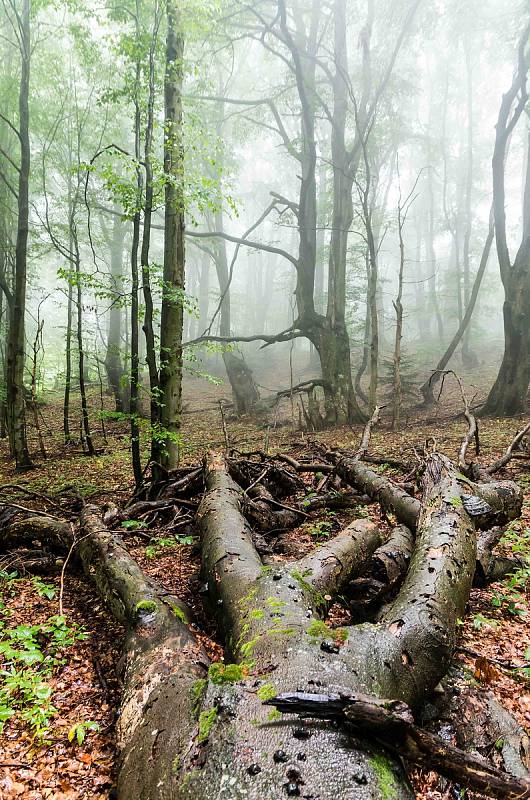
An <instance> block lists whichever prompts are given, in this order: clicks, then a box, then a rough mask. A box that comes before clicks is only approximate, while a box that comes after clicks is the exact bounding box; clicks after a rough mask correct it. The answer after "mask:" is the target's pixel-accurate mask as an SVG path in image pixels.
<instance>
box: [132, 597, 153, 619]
mask: <svg viewBox="0 0 530 800" xmlns="http://www.w3.org/2000/svg"><path fill="white" fill-rule="evenodd" d="M157 608H158V605H157V604H156V602H155V601H154V600H140V602H139V603H136V605H135V607H134V613H135V614H136V615H137V616H138V615H140V614H154V613H155V612H156V610H157Z"/></svg>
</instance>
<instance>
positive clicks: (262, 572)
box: [260, 565, 272, 578]
mask: <svg viewBox="0 0 530 800" xmlns="http://www.w3.org/2000/svg"><path fill="white" fill-rule="evenodd" d="M260 575H261V576H262V577H263V578H265V577H267V576H268V575H272V567H267V566H265V565H264V566H263V567H262V568H261V569H260Z"/></svg>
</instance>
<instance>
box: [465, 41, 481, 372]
mask: <svg viewBox="0 0 530 800" xmlns="http://www.w3.org/2000/svg"><path fill="white" fill-rule="evenodd" d="M464 47H465V51H466V52H465V57H466V79H467V84H466V89H467V92H466V95H467V103H466V108H467V142H466V162H467V163H466V186H465V208H464V214H465V226H464V245H463V252H462V258H463V266H464V275H463V277H464V305H465V308H467V307H468V305H469V299H470V293H471V269H470V242H471V227H472V221H473V220H472V213H471V197H472V194H473V77H472V66H471V54H470V52H469V44H465V45H464ZM470 333H471V325H467V326H466V329H465V331H464V335H463V337H462V363H463V365H464V366H465V367H467V368H470V367H476V366H477V365H478V359H477V356H476V355H475V353H473V352H472V351H471V350H470V346H469V336H470Z"/></svg>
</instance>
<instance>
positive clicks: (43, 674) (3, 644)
mask: <svg viewBox="0 0 530 800" xmlns="http://www.w3.org/2000/svg"><path fill="white" fill-rule="evenodd" d="M4 616H6V615H5V614H4ZM84 638H86V634H85V633H84V632H83V631H82V630H80V629H78V628H77V627H76V626H71V625H68V624H67V622H66V619H65V617H64V616H60V615H55V616H52V617H49V619H48V620H46V622H44V623H41V624H40V625H18V626H17V627H15V628H8V627H6V625H5V622H4V620H1V621H0V658H1V660H2V662H3V663H2V666H1V668H0V677H1V678H2V685H1V686H0V731H1V730H2V729H3V726H4V724H5V722H6V721H7V720H8V719H10V718H11V717H13V716H14V715H15V714H18V715H19V716H20V718H21V719H22V720H23V721H24V722H26V723H27V725H28V726H29V728H30V729H31V730H32V732H33V735H34V737H35V738H36V739H37V740H39V741H44V740H45V739H46V736H47V735H48V732H49V727H50V722H51V718H52V717H53V715H54V714H55V713H56V708H55V707H54V706H53V705H52V702H51V696H52V688H51V686H50V685H49V683H48V682H47V681H48V679H49V678H50V677H51V676H52V674H53V672H54V670H55V669H56V668H57V667H58V666H60V665H61V664H64V663H66V659H65V657H64V655H63V651H64V648H66V647H69V646H70V645H72V644H73V643H74V642H75V641H76V639H84Z"/></svg>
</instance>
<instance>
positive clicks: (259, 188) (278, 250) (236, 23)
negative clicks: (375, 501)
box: [0, 0, 530, 480]
mask: <svg viewBox="0 0 530 800" xmlns="http://www.w3.org/2000/svg"><path fill="white" fill-rule="evenodd" d="M524 12H525V6H524V3H517V2H513V3H502V4H499V3H497V2H491V3H474V2H455V3H450V2H447V3H437V4H429V5H428V7H427V5H424V4H423V3H421V2H413V3H409V2H403V3H401V2H395V3H390V4H389V3H377V2H368V3H360V4H358V3H353V2H351V3H344V2H338V3H336V4H330V5H329V6H327V5H325V6H321V5H320V4H316V3H313V4H307V5H306V4H304V3H301V4H294V5H293V6H292V8H291V7H290V8H287V7H284V6H283V5H280V6H279V7H278V8H276V6H274V7H273V6H271V5H270V4H267V3H263V4H258V5H255V6H252V7H247V6H238V5H236V6H225V5H223V4H220V5H215V4H213V3H212V4H211V5H210V4H207V3H198V4H196V5H193V4H191V5H184V6H183V7H182V8H180V7H179V9H178V10H177V9H175V14H176V20H175V42H176V50H175V53H173V54H172V56H171V57H173V58H175V59H176V60H175V61H174V62H172V63H173V66H172V67H170V70H169V72H168V70H167V69H166V66H165V65H166V64H167V63H168V61H167V58H168V56H167V54H166V26H167V23H166V14H165V9H164V7H163V6H162V5H161V4H159V3H156V2H155V3H154V4H153V3H142V2H140V0H138V2H135V3H128V4H127V3H126V4H121V3H120V4H116V5H115V6H114V5H113V4H110V5H108V7H106V8H104V9H101V8H100V7H99V6H97V5H91V4H90V3H81V2H79V3H75V2H72V3H63V4H60V3H44V4H43V3H40V2H39V3H22V4H20V3H16V2H14V1H13V2H7V0H6V2H4V3H3V13H2V45H1V57H2V77H1V81H2V83H1V96H2V116H1V117H0V136H1V157H2V161H1V170H0V178H1V180H0V198H1V203H2V216H1V229H0V242H1V250H0V257H1V263H0V281H1V289H2V291H1V292H0V302H1V305H0V327H1V330H2V332H3V333H2V337H1V349H0V364H1V367H0V372H1V374H2V392H1V395H0V402H1V406H0V416H1V420H2V435H4V436H5V435H7V433H8V432H9V431H10V435H11V452H12V454H13V455H15V457H16V459H17V463H18V464H19V466H22V467H23V466H24V465H25V464H27V463H29V461H30V460H31V458H30V455H29V453H28V452H27V447H26V444H25V438H26V437H27V436H29V437H30V439H32V441H33V444H32V447H33V448H34V440H35V436H36V434H37V431H36V430H35V428H36V427H37V428H38V427H40V426H39V423H38V418H39V415H38V413H37V412H36V411H35V410H34V411H33V413H32V412H31V409H32V408H33V409H35V406H36V405H38V404H39V403H40V402H42V401H43V400H46V398H47V397H49V396H50V392H54V393H57V392H64V424H63V429H64V430H63V434H64V441H65V443H68V442H69V441H70V440H71V439H72V438H73V439H79V438H80V432H79V428H78V425H77V423H72V421H71V419H70V417H71V415H72V414H73V413H74V414H77V411H76V409H77V408H78V406H79V402H80V403H81V405H82V406H83V409H84V410H83V426H82V430H81V440H82V442H83V446H84V448H85V449H86V450H87V452H91V451H92V450H93V447H94V446H93V443H92V438H93V429H97V428H98V427H99V423H98V417H99V416H100V414H101V410H102V409H101V408H98V402H99V401H97V400H96V399H95V398H94V394H97V391H96V387H97V386H98V384H102V388H103V392H104V393H105V394H107V392H108V391H109V389H110V390H111V391H112V392H114V395H115V410H116V411H117V412H119V413H124V414H126V415H129V419H130V421H131V425H132V431H131V435H132V449H133V461H134V463H135V476H136V479H137V480H138V479H139V475H140V474H141V470H142V469H143V465H144V464H143V462H144V460H145V458H144V455H142V456H141V457H140V456H139V454H138V453H136V455H135V452H134V451H135V449H136V447H135V443H136V442H137V441H138V440H139V439H140V440H141V442H142V446H143V447H144V449H145V447H148V448H149V447H150V444H149V442H150V441H152V442H153V453H152V454H153V456H154V457H156V460H158V461H160V456H161V452H162V453H163V452H167V451H168V449H169V448H170V445H171V444H172V443H173V445H174V447H173V449H174V450H175V451H176V450H178V438H179V434H178V418H179V415H180V408H179V405H180V399H179V397H176V398H175V403H174V408H172V409H171V410H170V411H168V402H167V397H166V396H165V394H164V393H165V392H166V391H169V392H174V391H175V393H176V395H179V389H178V384H179V382H180V375H179V373H180V369H181V363H180V361H181V352H180V345H181V341H183V342H184V344H185V347H184V349H183V351H182V360H183V363H184V370H185V371H186V372H187V373H188V374H191V375H196V376H199V375H200V376H202V375H204V377H205V380H214V379H220V380H222V381H223V382H224V383H225V385H226V388H225V390H224V395H225V396H226V397H227V398H229V392H228V388H229V386H230V385H231V388H232V392H233V399H234V402H235V410H236V412H238V413H246V412H248V411H250V410H251V408H252V406H253V405H255V403H256V402H257V401H258V399H259V398H260V397H261V398H263V397H266V396H268V397H270V396H271V391H270V390H271V389H272V390H276V391H278V390H286V389H290V390H292V388H293V387H294V386H296V387H297V386H298V385H299V384H300V383H302V384H303V386H302V387H300V388H301V389H302V390H303V393H302V394H303V396H302V401H301V402H302V404H303V409H302V410H303V414H304V416H305V420H304V425H306V426H307V427H309V428H318V427H320V426H322V425H326V424H333V423H337V422H344V421H345V420H347V421H349V422H358V421H360V420H362V419H363V418H364V417H365V416H366V414H368V413H369V412H370V411H371V410H373V408H374V406H375V404H376V403H380V404H382V403H388V401H389V400H391V403H390V407H391V416H392V419H393V421H394V425H399V421H400V418H401V417H402V413H403V412H402V407H403V406H405V407H407V408H410V406H411V405H415V404H417V403H418V402H419V401H420V400H422V401H423V400H425V401H432V399H433V396H434V394H435V393H436V391H437V390H435V387H436V384H437V383H439V379H440V373H434V378H433V380H432V381H431V384H430V385H429V384H428V383H427V381H428V378H429V376H430V375H431V374H433V371H434V370H437V369H438V370H443V369H445V368H446V367H447V366H448V365H449V366H451V367H454V368H455V369H457V371H458V372H460V373H461V374H462V375H464V376H468V375H469V376H471V377H473V378H475V377H477V376H480V378H479V379H478V381H476V382H478V385H479V388H478V390H477V391H478V395H477V398H475V403H478V402H480V401H482V400H484V399H485V397H488V390H489V389H490V388H491V387H492V386H493V389H492V391H491V393H490V394H489V397H488V400H487V403H486V410H487V411H489V412H492V413H497V414H500V415H505V414H507V415H511V414H514V413H518V412H521V411H523V410H524V408H525V403H526V392H527V388H528V379H529V374H530V366H529V358H530V356H529V348H528V329H529V327H530V326H529V325H528V302H529V289H528V281H529V278H528V242H527V236H528V225H529V219H528V217H529V213H530V209H529V203H528V196H529V195H528V193H529V191H530V190H529V184H530V178H529V176H530V171H529V169H528V138H529V132H528V122H527V120H528V116H527V113H526V112H525V102H526V66H525V67H524V69H523V67H522V65H521V59H523V61H524V58H525V56H524V47H525V44H526V42H525V36H526V34H525V33H524V31H523V29H524V17H525V13H524ZM521 36H522V39H521ZM518 48H519V49H518ZM518 53H519V55H518ZM514 70H515V77H514ZM164 83H165V88H166V106H164ZM170 83H172V84H173V91H174V92H175V93H176V97H177V105H178V106H179V108H178V109H177V111H176V117H175V119H174V120H173V121H172V122H171V121H169V122H168V114H169V113H170V111H171V109H169V110H168V106H167V92H168V84H170ZM508 95H509V97H508ZM503 96H504V99H503ZM501 100H502V105H501ZM181 103H182V109H181V108H180V104H181ZM499 115H501V116H500V117H499ZM499 119H500V120H501V121H500V123H499V122H498V120H499ZM169 125H172V126H173V128H172V130H171V131H170V130H169V128H168V126H169ZM496 131H497V138H496ZM164 135H165V140H164ZM171 148H173V156H171V155H168V152H169V150H171ZM494 153H495V154H496V159H494V170H493V176H492V158H493V156H494ZM171 158H173V163H172V164H170V160H171ZM168 159H169V160H168ZM495 162H496V170H495ZM171 192H173V196H174V197H175V198H176V199H175V203H176V205H175V210H176V217H179V221H178V222H177V223H176V226H175V231H176V233H175V236H176V237H177V239H178V238H179V237H180V233H181V228H182V227H183V226H185V232H186V236H185V244H184V242H183V243H182V245H181V244H180V242H179V241H174V242H173V243H172V242H171V237H168V236H166V240H164V226H165V222H164V219H165V217H164V215H165V213H166V214H167V207H168V206H167V203H168V195H170V194H171ZM495 207H496V210H497V214H496V215H495V213H494V211H495ZM164 208H166V212H165V211H164ZM505 212H506V214H505ZM494 219H495V220H496V223H497V236H496V239H495V240H494V241H493V225H494ZM168 240H169V244H168ZM164 241H166V245H164ZM164 247H166V250H164ZM168 248H170V249H171V248H173V250H174V252H173V253H168ZM184 251H185V255H184ZM499 254H500V255H501V258H500V259H499ZM514 264H515V266H514ZM516 273H517V274H516ZM505 300H506V303H505V305H504V322H503V302H504V301H505ZM177 307H178V308H180V309H181V310H182V317H183V318H182V321H181V320H180V319H178V317H179V316H180V314H179V311H178V308H177ZM173 318H174V319H173ZM168 320H172V321H171V322H168ZM161 321H162V322H163V324H162V326H161ZM173 324H175V330H171V331H169V330H167V327H168V325H169V326H172V325H173ZM161 331H162V335H161ZM164 337H165V339H164ZM247 341H250V342H255V343H252V344H244V342H247ZM190 342H191V344H188V343H190ZM225 342H230V344H225ZM232 342H233V343H232ZM263 343H265V344H267V345H269V346H268V347H267V348H266V349H262V348H261V345H262V344H263ZM170 351H171V352H173V351H175V353H176V354H178V355H177V357H175V358H173V357H172V356H171V357H170ZM503 355H504V360H503ZM169 361H171V364H169V363H168V364H166V362H169ZM223 362H224V363H223ZM501 362H502V371H501V374H500V379H499V380H498V381H497V382H495V378H496V374H497V372H498V369H499V366H500V365H501ZM166 367H167V368H166ZM169 372H171V373H172V374H173V373H175V381H176V383H175V387H177V388H175V387H173V388H171V389H169V390H168V389H167V384H168V382H171V380H172V379H170V378H169V377H167V376H168V374H169ZM227 375H228V382H227ZM296 391H297V390H296V389H295V393H296ZM78 392H80V400H79V397H78V394H77V393H78ZM72 393H74V395H75V397H74V396H73V394H72ZM87 394H88V395H89V396H90V397H89V399H88V400H87V398H86V395H87ZM322 397H323V399H324V402H321V398H322ZM304 400H305V402H304ZM102 402H103V404H104V406H105V414H108V412H109V411H110V410H111V409H110V408H109V407H108V405H109V404H108V402H107V400H106V399H104V400H103V401H102ZM165 410H166V411H167V414H166V413H165ZM297 413H300V403H299V404H298V412H297ZM166 417H167V418H166ZM148 420H150V421H149V422H148ZM54 427H56V426H54ZM55 433H57V430H55ZM44 434H45V431H39V432H38V434H37V438H40V450H41V453H42V454H44V450H45V443H44V441H43V439H44V438H45V435H44ZM171 459H172V460H173V461H175V459H176V455H175V454H174V455H173V456H171V457H170V460H171Z"/></svg>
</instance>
